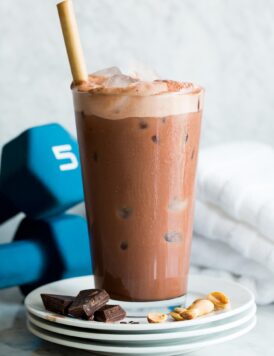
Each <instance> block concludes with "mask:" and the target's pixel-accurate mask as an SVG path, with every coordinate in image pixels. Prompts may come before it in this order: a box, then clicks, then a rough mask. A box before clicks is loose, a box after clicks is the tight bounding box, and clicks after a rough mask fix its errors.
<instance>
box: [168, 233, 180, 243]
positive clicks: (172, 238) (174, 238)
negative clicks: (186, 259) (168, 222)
mask: <svg viewBox="0 0 274 356" xmlns="http://www.w3.org/2000/svg"><path fill="white" fill-rule="evenodd" d="M164 239H165V240H166V241H167V242H171V243H176V242H181V241H182V234H181V233H180V232H177V231H170V232H167V233H166V234H165V235H164Z"/></svg>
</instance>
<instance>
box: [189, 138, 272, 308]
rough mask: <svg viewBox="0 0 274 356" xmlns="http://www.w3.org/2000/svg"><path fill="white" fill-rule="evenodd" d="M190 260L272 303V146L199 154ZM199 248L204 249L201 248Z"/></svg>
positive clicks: (224, 147)
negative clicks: (235, 279)
mask: <svg viewBox="0 0 274 356" xmlns="http://www.w3.org/2000/svg"><path fill="white" fill-rule="evenodd" d="M194 231H195V233H196V234H198V235H200V236H201V237H197V236H195V237H194V241H193V252H192V264H193V265H194V266H196V267H197V266H198V267H203V268H205V270H203V273H209V274H216V273H217V274H218V275H220V273H221V274H223V275H225V276H227V275H228V274H229V273H230V274H231V275H230V277H231V278H235V274H236V275H237V276H238V277H237V278H238V279H239V281H240V282H241V283H243V284H246V285H248V286H249V287H250V288H251V289H252V290H253V291H254V293H255V295H256V300H257V302H258V303H259V304H266V303H270V302H274V278H273V277H274V150H273V148H272V147H271V146H268V145H265V144H261V143H254V142H244V143H243V142H239V143H229V144H224V145H219V146H216V147H210V148H207V149H204V150H203V151H202V152H201V154H200V159H199V166H198V178H197V201H196V208H195V221H194ZM199 251H200V253H199Z"/></svg>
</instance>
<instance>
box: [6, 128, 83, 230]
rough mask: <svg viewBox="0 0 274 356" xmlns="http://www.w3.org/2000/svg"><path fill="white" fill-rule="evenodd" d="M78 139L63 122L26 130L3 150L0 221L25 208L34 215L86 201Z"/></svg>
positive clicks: (62, 209)
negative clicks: (64, 126)
mask: <svg viewBox="0 0 274 356" xmlns="http://www.w3.org/2000/svg"><path fill="white" fill-rule="evenodd" d="M79 162H80V161H79V152H78V146H77V142H76V140H75V139H74V138H73V137H72V136H71V135H70V134H69V133H68V132H67V131H66V130H65V129H64V128H63V127H62V126H60V125H58V124H48V125H43V126H37V127H34V128H31V129H28V130H26V131H24V132H23V133H22V134H20V135H19V136H17V137H16V138H14V139H13V140H12V141H10V142H8V143H7V144H6V145H5V146H4V147H3V151H2V161H1V176H0V223H2V222H4V221H6V220H7V219H9V218H11V217H12V216H14V215H15V214H16V213H18V212H20V211H22V212H24V213H25V214H27V215H28V216H30V217H32V218H42V217H48V216H52V215H56V214H59V213H61V212H63V211H65V210H67V209H68V208H70V207H72V206H73V205H75V204H77V203H79V202H81V201H82V200H83V188H82V179H81V169H80V163H79Z"/></svg>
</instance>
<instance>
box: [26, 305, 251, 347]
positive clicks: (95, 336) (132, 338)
mask: <svg viewBox="0 0 274 356" xmlns="http://www.w3.org/2000/svg"><path fill="white" fill-rule="evenodd" d="M256 310H257V308H256V305H255V304H254V305H253V306H252V307H251V308H250V311H249V312H248V313H246V311H244V312H243V313H241V314H245V313H246V314H245V315H244V316H242V317H240V318H237V319H236V320H233V321H230V322H229V321H228V322H227V323H225V324H222V325H217V326H215V325H213V326H211V327H210V326H209V327H204V328H202V329H194V330H185V331H183V330H180V329H176V330H175V331H173V332H166V333H164V332H162V333H146V334H133V333H130V334H125V333H122V334H119V333H96V332H94V331H81V328H79V330H73V329H71V330H70V333H69V332H67V333H66V331H67V330H69V328H70V327H69V326H67V325H62V324H57V323H52V325H48V324H46V323H45V322H47V320H44V319H42V318H39V317H37V316H35V315H32V314H31V313H29V312H28V315H27V319H28V320H30V322H31V323H32V324H34V325H35V326H37V327H39V328H41V329H44V330H47V331H50V332H52V333H56V334H60V335H65V336H73V335H72V333H75V337H78V338H82V339H87V340H94V341H96V340H97V341H114V342H120V343H123V342H132V343H133V342H135V343H138V342H139V341H146V342H147V343H149V342H154V341H158V340H163V339H164V340H168V339H172V340H173V339H175V340H176V339H179V338H182V339H187V338H189V337H196V336H205V335H208V334H210V335H212V334H218V333H220V332H223V331H228V330H231V329H233V328H236V327H238V326H241V325H242V324H245V323H246V322H248V321H249V320H250V319H252V318H253V316H255V315H256ZM232 317H233V316H232ZM35 318H36V319H38V320H36V319H35ZM48 323H50V322H49V321H48ZM212 324H214V322H212ZM41 325H42V326H41ZM74 328H75V327H74ZM58 330H60V331H65V332H58ZM84 335H85V336H84Z"/></svg>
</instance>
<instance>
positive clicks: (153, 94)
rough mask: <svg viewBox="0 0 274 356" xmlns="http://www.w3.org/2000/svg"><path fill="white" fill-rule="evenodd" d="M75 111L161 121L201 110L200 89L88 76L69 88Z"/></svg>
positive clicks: (177, 84) (117, 76) (158, 81)
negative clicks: (164, 117)
mask: <svg viewBox="0 0 274 356" xmlns="http://www.w3.org/2000/svg"><path fill="white" fill-rule="evenodd" d="M72 91H73V100H74V108H75V111H83V112H84V113H85V115H95V116H99V117H104V118H108V119H123V118H127V117H163V116H169V115H180V114H185V113H190V112H197V111H200V110H202V109H203V93H204V91H203V89H202V88H201V87H199V86H195V85H193V84H192V83H184V82H177V81H171V80H154V81H150V82H149V81H141V80H139V79H138V78H133V77H129V76H123V75H119V74H118V75H117V74H115V75H113V76H102V75H94V74H93V75H90V76H89V80H88V81H87V82H85V83H82V84H81V85H78V86H72Z"/></svg>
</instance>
